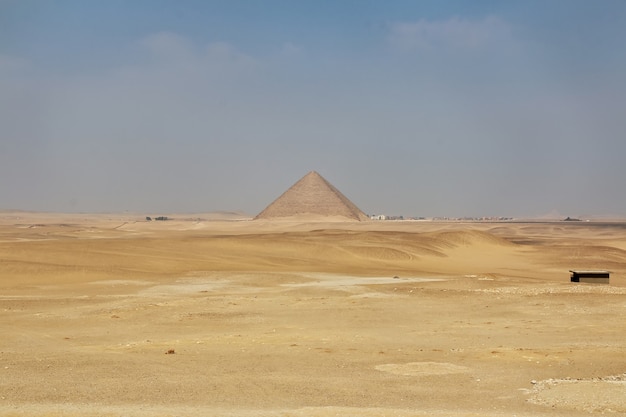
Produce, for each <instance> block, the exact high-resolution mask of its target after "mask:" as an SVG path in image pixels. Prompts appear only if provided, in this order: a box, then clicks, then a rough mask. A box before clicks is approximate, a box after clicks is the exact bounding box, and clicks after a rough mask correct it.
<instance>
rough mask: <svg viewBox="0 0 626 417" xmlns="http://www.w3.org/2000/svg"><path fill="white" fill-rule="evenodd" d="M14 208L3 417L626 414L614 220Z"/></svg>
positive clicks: (2, 299) (2, 273)
mask: <svg viewBox="0 0 626 417" xmlns="http://www.w3.org/2000/svg"><path fill="white" fill-rule="evenodd" d="M18 214H19V215H18ZM18 214H16V213H12V214H11V215H7V214H6V213H4V215H3V216H0V314H2V317H1V320H2V321H1V322H2V325H1V326H2V328H1V329H0V330H1V333H2V336H3V337H2V339H1V340H0V360H1V361H2V367H1V368H0V415H7V416H12V415H15V416H26V415H28V416H33V415H34V416H48V415H69V416H72V415H77V416H78V415H94V416H95V415H112V416H117V415H144V416H161V415H189V416H199V415H216V416H235V415H237V416H260V415H264V416H266V415H269V416H272V415H276V416H278V415H280V416H330V415H355V416H356V415H358V416H367V415H372V416H374V415H376V416H433V415H434V416H437V415H441V416H511V415H518V416H537V415H550V416H585V415H589V413H598V414H599V413H605V414H613V415H619V414H623V413H626V391H624V387H625V386H624V384H623V379H624V377H623V375H624V373H625V372H626V363H625V362H624V359H623V358H624V356H625V355H624V354H625V353H626V348H625V347H624V344H623V336H622V335H623V333H624V330H626V324H625V323H624V322H623V320H619V317H621V316H622V315H623V313H624V308H625V306H626V279H624V277H625V276H626V275H625V274H626V249H625V248H626V237H624V234H623V230H624V227H623V224H621V223H616V224H594V223H585V224H564V223H545V224H539V223H534V224H528V223H466V224H463V223H433V222H360V223H358V222H337V221H335V220H336V219H331V221H326V220H325V219H323V220H322V221H315V222H312V221H299V220H298V221H278V222H269V221H222V220H198V219H188V220H174V221H171V222H145V221H144V220H142V219H137V218H133V217H131V216H129V217H124V216H111V215H100V216H96V215H89V216H86V215H85V216H83V217H80V216H76V215H65V216H63V215H46V214H41V213H34V214H33V213H31V214H29V213H26V214H24V213H18ZM572 268H602V269H610V270H611V272H612V275H611V284H610V285H592V284H572V283H570V282H569V279H568V277H569V274H568V270H569V269H572ZM167 352H171V353H170V354H167Z"/></svg>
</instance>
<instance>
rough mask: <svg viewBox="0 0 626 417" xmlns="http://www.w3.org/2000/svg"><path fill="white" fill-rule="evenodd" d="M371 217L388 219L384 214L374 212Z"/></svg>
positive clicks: (373, 218)
mask: <svg viewBox="0 0 626 417" xmlns="http://www.w3.org/2000/svg"><path fill="white" fill-rule="evenodd" d="M370 219H372V220H387V216H385V215H384V214H372V215H371V216H370Z"/></svg>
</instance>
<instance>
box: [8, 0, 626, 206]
mask: <svg viewBox="0 0 626 417" xmlns="http://www.w3.org/2000/svg"><path fill="white" fill-rule="evenodd" d="M624 22H626V2H624V1H621V0H616V1H611V0H599V1H594V2H592V1H577V0H561V1H557V0H545V1H386V2H383V1H366V0H363V1H356V0H355V1H349V0H345V1H340V0H338V1H237V0H230V1H184V0H183V1H115V0H108V1H54V0H49V1H43V0H39V1H34V0H0V178H2V180H1V181H0V195H1V196H2V198H1V199H0V209H14V208H17V209H25V210H49V211H77V212H93V211H97V212H105V211H132V212H146V213H164V212H202V211H215V210H241V211H244V212H247V213H249V214H256V213H257V212H259V211H261V210H262V209H263V208H264V207H265V206H266V205H267V204H269V203H270V202H271V201H272V200H274V199H275V198H276V197H278V195H280V194H281V193H282V192H283V191H284V190H285V189H286V188H287V187H289V186H290V185H292V184H293V183H294V182H296V181H297V180H298V179H299V178H300V177H302V176H304V175H305V174H306V173H307V172H309V171H311V170H317V171H318V172H320V173H321V174H322V175H323V176H324V177H326V178H327V179H328V180H329V181H330V182H332V183H333V184H334V185H335V186H336V187H337V188H339V189H340V190H341V191H342V192H343V193H344V194H346V195H347V196H348V197H349V198H350V199H351V200H353V201H354V202H355V204H357V205H358V206H359V207H360V208H361V209H362V210H364V211H365V212H367V213H371V214H374V213H386V214H403V215H405V216H495V215H498V216H538V215H543V214H545V213H549V212H553V211H558V212H559V213H562V214H563V215H571V216H580V215H598V216H599V215H619V216H626V193H624V192H623V191H622V190H623V185H622V183H623V180H624V179H625V178H626V164H623V158H624V155H626V140H625V138H624V132H626V117H625V115H626V48H625V47H624V44H625V43H626V25H625V24H624Z"/></svg>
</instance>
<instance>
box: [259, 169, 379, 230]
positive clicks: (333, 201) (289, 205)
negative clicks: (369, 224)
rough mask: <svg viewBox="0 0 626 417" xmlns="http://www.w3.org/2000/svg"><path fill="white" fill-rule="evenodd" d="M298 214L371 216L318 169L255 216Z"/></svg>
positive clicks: (358, 218) (262, 217)
mask: <svg viewBox="0 0 626 417" xmlns="http://www.w3.org/2000/svg"><path fill="white" fill-rule="evenodd" d="M298 215H317V216H324V217H327V216H343V217H347V218H348V219H351V220H358V221H362V220H367V219H368V217H367V215H366V214H365V213H363V212H362V211H361V210H359V208H358V207H357V206H355V205H354V203H352V201H350V200H348V198H347V197H346V196H345V195H343V194H341V192H340V191H339V190H338V189H336V188H335V187H334V186H333V185H332V184H331V183H329V182H328V181H326V180H325V179H324V178H323V177H322V176H321V175H320V174H318V173H317V172H315V171H311V172H309V173H308V174H306V175H305V176H304V177H302V179H301V180H300V181H298V182H297V183H295V184H294V185H292V186H291V188H289V189H288V190H287V191H285V192H284V193H283V194H282V195H281V196H280V197H278V198H277V199H276V200H274V202H273V203H272V204H270V205H269V206H267V207H266V208H265V210H263V211H262V212H261V213H259V214H258V215H257V216H256V217H255V219H271V218H277V217H292V216H298Z"/></svg>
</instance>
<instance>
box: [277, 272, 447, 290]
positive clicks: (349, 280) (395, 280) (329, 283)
mask: <svg viewBox="0 0 626 417" xmlns="http://www.w3.org/2000/svg"><path fill="white" fill-rule="evenodd" d="M303 276H304V277H307V278H312V279H315V281H309V282H301V283H288V284H282V286H283V287H351V286H355V285H384V284H406V283H412V282H437V281H445V279H444V278H432V277H424V278H420V277H407V278H399V277H358V276H350V275H329V274H306V275H303Z"/></svg>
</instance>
